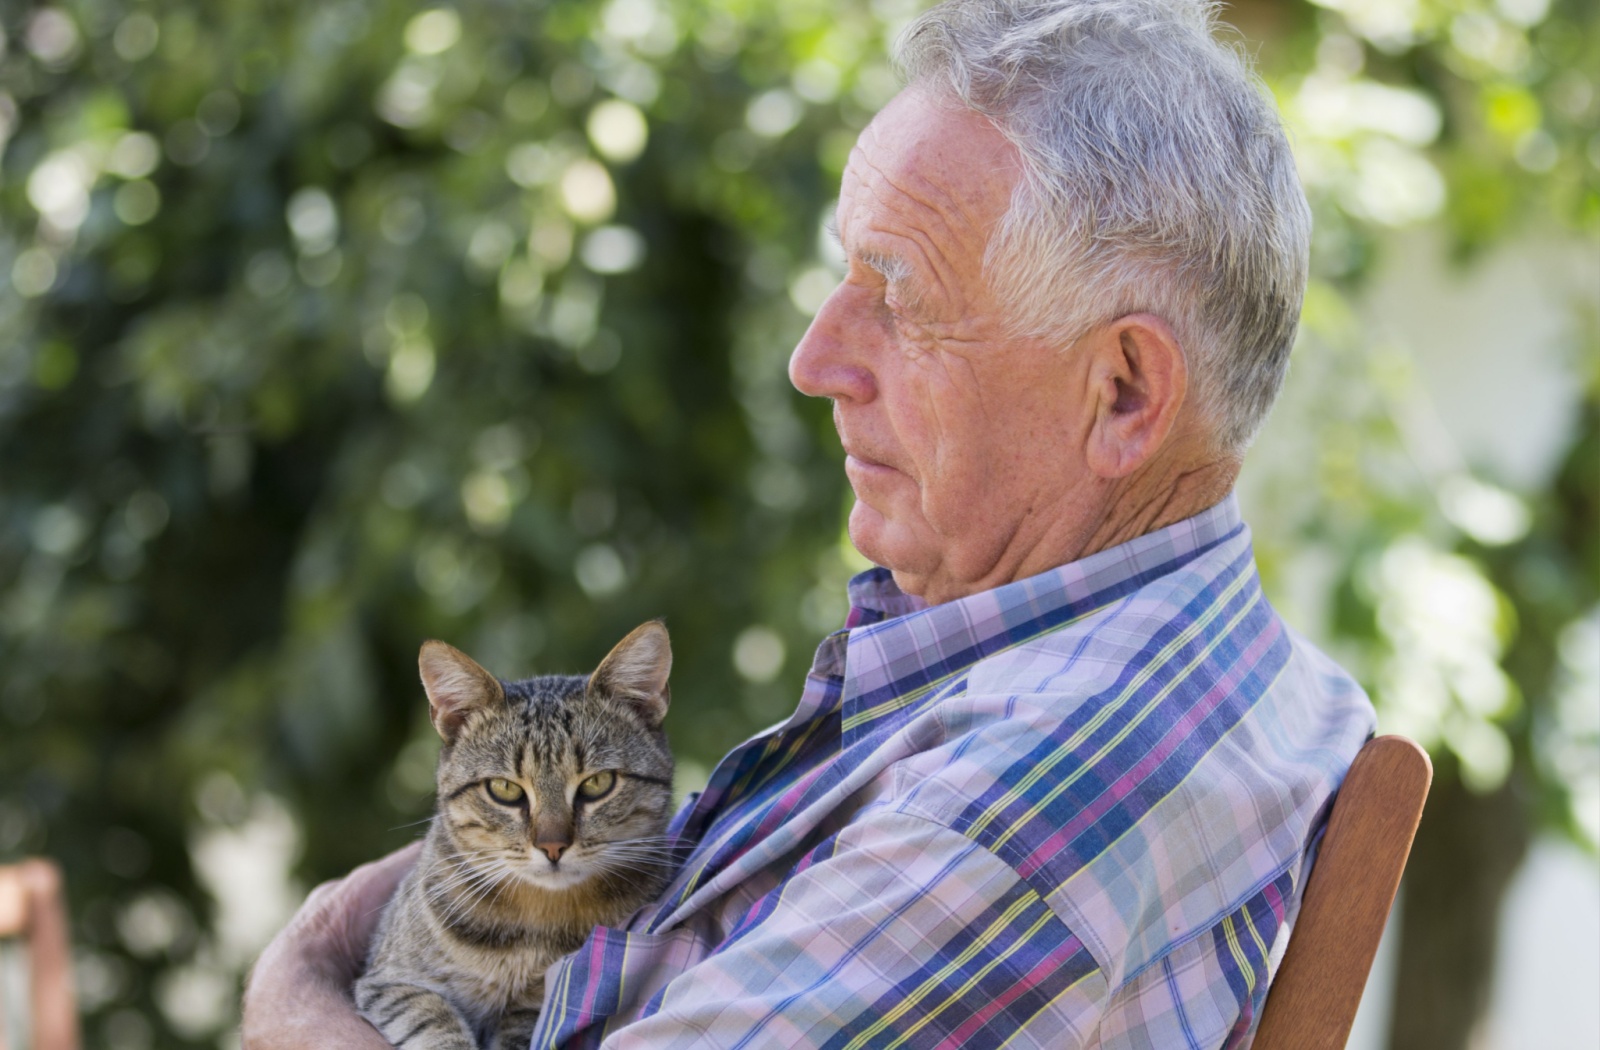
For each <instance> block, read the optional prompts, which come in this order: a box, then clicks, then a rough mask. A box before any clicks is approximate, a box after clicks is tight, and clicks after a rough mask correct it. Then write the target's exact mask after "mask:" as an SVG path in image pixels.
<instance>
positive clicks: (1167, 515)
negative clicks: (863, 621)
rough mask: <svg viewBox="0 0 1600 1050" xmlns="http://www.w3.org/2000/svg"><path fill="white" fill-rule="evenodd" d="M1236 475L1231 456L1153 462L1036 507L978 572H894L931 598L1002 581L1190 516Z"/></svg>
mask: <svg viewBox="0 0 1600 1050" xmlns="http://www.w3.org/2000/svg"><path fill="white" fill-rule="evenodd" d="M1238 475H1239V461H1238V460H1237V459H1233V458H1222V459H1211V460H1207V461H1205V462H1202V463H1194V462H1189V463H1185V464H1181V465H1179V464H1171V465H1164V466H1158V465H1157V464H1151V465H1150V467H1149V468H1147V469H1145V470H1142V471H1139V472H1138V473H1136V474H1134V475H1132V476H1130V477H1127V478H1119V479H1115V480H1109V481H1104V482H1101V483H1100V485H1099V486H1098V487H1097V488H1095V489H1094V490H1093V491H1090V492H1081V491H1080V492H1079V493H1077V494H1076V498H1072V497H1068V498H1069V499H1070V500H1071V502H1070V505H1063V506H1061V507H1055V508H1048V509H1041V510H1039V511H1037V512H1036V513H1035V515H1034V517H1035V519H1036V520H1039V521H1041V522H1044V523H1045V525H1044V527H1042V528H1041V529H1040V530H1038V531H1037V532H1035V533H1031V534H1030V533H1029V532H1028V531H1027V530H1026V529H1025V528H1024V529H1019V530H1018V531H1017V532H1016V533H1014V534H1013V535H1012V537H1011V542H1010V543H1009V544H1008V549H1007V550H1005V551H1004V552H1002V554H1001V556H1000V557H999V558H997V559H995V561H994V562H992V563H991V566H990V568H989V570H988V571H987V572H985V573H983V574H982V575H981V576H978V577H975V578H973V579H970V580H965V581H962V582H960V583H952V582H951V581H948V580H946V581H940V582H937V583H935V582H933V581H930V580H928V579H927V578H925V577H923V578H918V577H911V576H907V575H903V574H902V573H900V572H896V573H895V574H894V579H895V583H896V585H898V586H899V587H900V589H901V590H902V591H904V592H905V593H906V594H914V595H917V596H918V597H921V598H922V599H923V600H925V601H926V602H928V603H929V604H930V605H937V604H939V603H942V602H948V601H955V600H958V599H960V598H965V597H967V596H968V595H971V594H977V593H979V592H980V591H986V590H991V589H993V588H995V587H1002V586H1004V585H1006V584H1008V583H1014V582H1016V581H1017V580H1023V579H1027V578H1028V577H1030V576H1036V575H1038V574H1039V573H1041V572H1046V571H1048V570H1050V569H1054V568H1057V567H1058V566H1061V565H1066V564H1068V563H1070V562H1074V561H1078V560H1079V559H1081V558H1087V557H1088V556H1089V555H1091V554H1097V553H1099V552H1100V551H1103V550H1108V549H1110V548H1112V547H1115V546H1118V545H1119V544H1123V543H1126V542H1128V541H1129V540H1132V539H1136V538H1138V537H1140V536H1144V535H1147V534H1149V533H1152V532H1155V531H1157V530H1159V529H1164V528H1166V527H1167V526H1168V525H1172V524H1175V523H1177V522H1180V521H1183V520H1184V519H1185V518H1192V517H1194V516H1195V515H1196V514H1199V513H1200V512H1201V511H1203V510H1205V509H1206V508H1208V507H1212V506H1215V505H1216V504H1218V503H1220V502H1221V501H1222V500H1223V499H1224V498H1225V497H1226V496H1227V495H1228V493H1229V492H1230V491H1231V490H1232V489H1233V482H1234V479H1236V478H1237V477H1238Z"/></svg>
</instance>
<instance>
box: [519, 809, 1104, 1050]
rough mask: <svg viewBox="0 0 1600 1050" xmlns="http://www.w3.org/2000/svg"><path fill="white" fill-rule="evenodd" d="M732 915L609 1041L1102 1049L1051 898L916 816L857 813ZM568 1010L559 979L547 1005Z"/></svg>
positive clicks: (1079, 970) (1084, 981)
mask: <svg viewBox="0 0 1600 1050" xmlns="http://www.w3.org/2000/svg"><path fill="white" fill-rule="evenodd" d="M724 921H726V922H728V923H729V924H730V925H731V928H730V929H729V930H728V933H727V937H726V940H725V941H724V943H723V944H722V946H721V947H720V948H719V949H718V950H717V951H716V952H715V954H713V955H711V956H709V957H707V958H705V959H703V960H701V961H700V962H699V963H697V964H695V965H693V966H691V967H690V968H689V969H688V970H686V971H685V972H683V973H682V974H680V975H679V976H678V977H676V978H675V979H673V980H672V981H671V983H670V984H668V985H667V987H666V988H665V989H664V990H663V992H662V994H661V996H660V999H659V1008H658V1009H656V1010H655V1011H654V1012H653V1013H651V1014H650V1015H649V1016H646V1017H643V1018H641V1019H638V1020H636V1021H634V1022H633V1023H631V1024H626V1025H623V1026H622V1027H620V1028H618V1029H615V1030H614V1031H613V1032H612V1034H611V1036H610V1037H609V1038H608V1039H607V1040H606V1042H605V1046H606V1047H608V1048H613V1050H623V1048H626V1050H644V1048H649V1050H658V1048H659V1050H666V1048H685V1050H687V1048H690V1047H693V1048H696V1050H701V1048H711V1047H736V1046H737V1047H765V1046H790V1047H840V1048H844V1047H850V1048H855V1047H879V1046H890V1045H899V1043H898V1042H897V1041H900V1040H904V1041H905V1043H906V1045H915V1046H936V1045H937V1046H950V1047H968V1048H980V1047H986V1046H998V1045H1000V1044H1001V1043H1006V1044H1007V1045H1008V1046H1011V1047H1039V1048H1044V1047H1049V1048H1052V1050H1071V1048H1073V1047H1082V1046H1085V1045H1086V1044H1089V1043H1090V1042H1092V1037H1093V1033H1094V1031H1095V1029H1096V1027H1097V1025H1098V1021H1099V1018H1100V1015H1101V1012H1102V1011H1103V1009H1104V1006H1105V1000H1106V987H1105V981H1104V978H1103V976H1102V975H1101V972H1100V970H1099V968H1098V967H1097V965H1096V964H1095V961H1094V959H1093V958H1092V957H1091V955H1090V953H1089V951H1088V950H1087V949H1086V948H1085V947H1084V945H1083V944H1082V943H1081V942H1080V941H1079V940H1078V938H1077V937H1076V936H1074V934H1073V933H1072V931H1071V930H1069V929H1068V928H1067V927H1066V926H1065V925H1064V924H1063V923H1062V922H1061V920H1060V919H1059V918H1058V917H1057V915H1056V914H1055V912H1054V911H1052V910H1051V908H1050V907H1049V905H1048V904H1047V903H1046V902H1045V901H1044V900H1043V899H1042V898H1041V897H1040V896H1039V895H1038V894H1037V893H1036V892H1034V891H1033V890H1032V889H1031V888H1029V886H1028V885H1027V884H1026V883H1025V882H1023V881H1022V880H1021V879H1020V878H1018V876H1017V875H1016V873H1015V871H1014V870H1013V869H1012V868H1011V867H1010V866H1009V865H1008V864H1006V863H1005V862H1004V861H1003V860H1001V859H1000V858H998V857H996V856H994V855H993V854H991V853H990V852H989V851H988V850H986V849H984V848H983V847H982V846H980V845H978V844H977V843H975V842H973V841H971V840H970V839H967V838H966V837H965V836H963V835H961V834H959V833H957V832H955V831H952V830H951V829H949V828H947V827H944V826H942V825H940V824H937V823H934V822H931V821H927V820H924V819H922V818H920V817H915V816H908V815H904V814H898V813H892V812H882V811H880V812H878V813H874V814H870V815H869V814H862V815H858V818H857V820H856V821H855V822H853V823H852V824H850V825H849V826H848V827H846V828H845V829H843V830H842V831H840V832H839V833H838V834H837V835H836V836H834V837H832V838H830V839H829V840H827V841H826V842H824V843H823V844H822V845H820V846H819V847H817V848H816V849H814V850H813V851H811V853H809V854H808V855H807V856H806V857H805V858H803V859H802V860H801V861H800V863H799V864H797V865H796V868H795V870H794V872H793V873H792V874H791V875H790V877H789V878H788V879H786V880H785V881H784V882H783V883H782V884H781V885H779V886H776V887H774V888H773V889H772V890H771V891H770V892H769V893H767V894H766V895H765V896H763V897H761V898H759V899H758V900H756V901H755V902H753V903H752V905H751V906H750V907H749V908H748V909H747V910H746V911H745V912H744V914H742V915H737V914H729V915H726V916H724ZM570 998H571V999H572V1000H573V1001H574V1002H576V1001H578V1000H580V999H581V996H580V995H579V994H578V992H577V991H576V990H573V991H572V993H571V995H570ZM562 1002H563V997H562V995H561V990H560V987H559V984H557V985H556V986H555V987H553V988H552V991H551V999H550V1005H551V1007H552V1009H555V1010H557V1011H559V1010H560V1009H561V1003H562ZM551 1020H554V1018H552V1019H551ZM550 1036H554V1037H555V1038H557V1039H560V1038H561V1035H560V1033H559V1032H557V1031H549V1032H547V1033H545V1037H546V1038H549V1037H550Z"/></svg>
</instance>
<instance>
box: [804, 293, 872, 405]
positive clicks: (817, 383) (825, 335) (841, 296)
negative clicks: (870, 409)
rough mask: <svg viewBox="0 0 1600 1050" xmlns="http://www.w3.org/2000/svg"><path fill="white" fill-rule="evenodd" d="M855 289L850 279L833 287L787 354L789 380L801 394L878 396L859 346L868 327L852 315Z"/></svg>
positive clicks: (844, 398)
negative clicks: (791, 350) (804, 331)
mask: <svg viewBox="0 0 1600 1050" xmlns="http://www.w3.org/2000/svg"><path fill="white" fill-rule="evenodd" d="M858 292H859V290H858V289H853V288H851V286H850V284H849V282H845V283H843V284H840V285H839V286H838V287H837V288H835V289H834V290H833V292H832V293H831V294H830V295H829V296H828V298H827V299H826V300H824V301H823V303H822V306H821V307H819V308H818V309H817V315H816V316H815V317H813V318H812V319H811V326H810V327H809V328H807V329H806V334H805V335H803V336H801V337H800V342H799V344H797V345H796V346H795V348H794V353H792V354H790V355H789V382H791V383H793V384H794V388H795V389H796V390H798V391H800V392H801V393H802V394H806V395H808V396H810V397H828V398H833V399H834V400H836V401H840V400H842V401H856V402H866V401H871V400H872V399H873V398H874V397H876V396H877V392H878V387H877V382H876V380H874V378H873V375H872V372H871V371H870V370H869V369H868V368H867V367H866V360H865V357H866V355H865V354H864V353H863V350H864V346H863V345H862V341H863V340H864V339H865V338H866V336H867V334H868V332H869V327H868V324H867V323H865V320H866V319H864V318H860V317H857V316H855V314H856V312H857V311H856V309H855V306H856V300H857V298H858Z"/></svg>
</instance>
